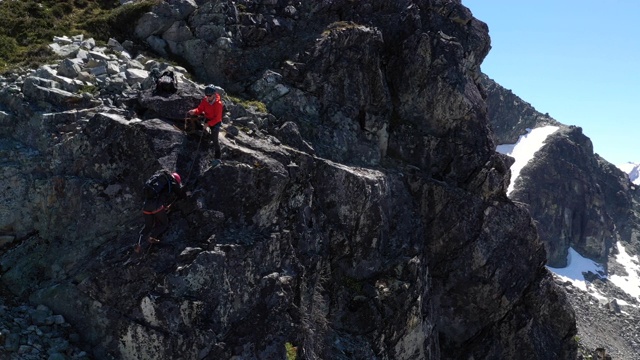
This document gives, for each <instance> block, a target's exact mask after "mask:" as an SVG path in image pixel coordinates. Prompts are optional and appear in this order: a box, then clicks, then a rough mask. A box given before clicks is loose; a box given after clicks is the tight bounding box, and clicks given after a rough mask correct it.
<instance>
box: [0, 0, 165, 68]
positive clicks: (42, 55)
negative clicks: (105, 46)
mask: <svg viewBox="0 0 640 360" xmlns="http://www.w3.org/2000/svg"><path fill="white" fill-rule="evenodd" d="M158 2H160V0H144V1H139V2H136V3H135V4H131V5H126V6H121V5H120V1H119V0H38V1H35V0H19V1H16V0H5V1H0V17H1V18H2V21H1V22H0V34H1V35H0V71H2V72H4V71H6V70H7V69H9V68H11V67H14V66H29V67H35V66H37V65H39V64H42V63H43V62H46V61H49V60H51V59H53V58H54V54H53V53H52V52H51V51H50V49H49V48H48V44H50V43H51V42H52V41H53V37H54V36H63V35H66V36H73V35H77V34H84V35H85V37H93V38H94V39H95V40H96V41H97V42H106V41H107V40H108V39H109V38H110V37H112V38H115V39H116V40H118V41H124V40H126V39H128V38H129V37H130V35H129V34H132V33H133V26H134V25H135V21H134V20H135V19H137V18H138V17H139V16H140V15H141V14H142V13H144V12H147V11H149V9H150V8H151V7H152V6H153V5H155V4H156V3H158Z"/></svg>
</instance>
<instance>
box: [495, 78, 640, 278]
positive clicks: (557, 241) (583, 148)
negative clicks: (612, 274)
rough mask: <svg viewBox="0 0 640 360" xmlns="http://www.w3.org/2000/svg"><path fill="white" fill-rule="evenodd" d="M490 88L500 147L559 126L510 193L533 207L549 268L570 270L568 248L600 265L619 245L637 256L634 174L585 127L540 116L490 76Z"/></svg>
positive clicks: (636, 205)
mask: <svg viewBox="0 0 640 360" xmlns="http://www.w3.org/2000/svg"><path fill="white" fill-rule="evenodd" d="M483 84H484V86H485V88H486V89H487V94H488V95H487V103H488V108H489V117H490V121H491V124H492V128H493V129H494V132H495V137H496V139H498V141H502V142H501V143H503V144H504V143H515V142H516V141H517V136H520V135H524V134H526V129H527V128H536V127H540V126H546V125H555V126H559V130H558V131H556V132H555V133H553V134H552V135H550V136H549V137H548V138H547V139H546V140H545V145H544V146H543V147H541V148H540V149H539V150H538V152H537V153H536V155H535V158H534V159H533V160H532V161H530V162H529V163H528V164H527V165H526V166H525V167H524V168H523V169H522V171H521V172H520V174H519V176H518V178H517V179H516V180H515V184H514V191H513V192H512V193H511V194H510V198H511V199H513V200H515V201H518V202H521V203H523V204H526V205H527V209H528V210H529V212H530V213H531V216H532V217H533V218H534V219H535V220H536V222H537V223H538V224H539V226H538V232H539V234H540V238H541V239H542V241H543V242H544V243H545V246H546V249H547V253H548V264H549V265H550V266H552V267H564V266H566V263H567V254H568V249H569V247H573V248H574V249H576V250H577V251H578V252H579V253H580V254H583V255H584V256H587V257H590V258H592V259H594V260H596V261H599V262H606V261H607V257H608V256H609V252H610V249H611V248H612V245H613V244H615V242H616V241H623V242H625V243H626V244H629V245H630V247H631V248H633V249H635V250H633V251H634V252H637V249H638V246H639V245H640V244H639V243H638V236H639V235H640V232H639V231H640V227H639V225H640V221H639V220H640V218H638V215H637V213H638V211H637V210H636V209H638V200H637V199H638V191H637V189H636V186H634V185H633V184H632V183H631V182H630V181H629V178H628V176H627V174H625V173H624V172H622V171H621V170H620V169H618V168H617V167H615V166H614V165H613V164H611V163H609V162H607V161H606V160H605V159H603V158H602V157H600V156H599V155H598V154H596V153H594V151H593V145H592V143H591V140H590V139H589V138H588V137H587V136H586V135H585V134H583V133H582V129H581V128H579V127H575V126H566V125H563V124H560V123H558V122H557V121H556V120H554V119H553V118H549V117H548V115H543V114H540V113H539V112H537V111H536V110H535V109H534V108H533V107H531V106H530V105H529V104H527V103H525V102H523V101H522V100H521V99H519V98H518V97H517V96H515V95H513V94H512V93H511V92H510V91H508V90H505V89H504V88H502V87H501V86H500V85H498V84H496V83H495V82H493V81H492V80H490V79H489V78H487V77H485V78H484V81H483ZM514 137H515V140H514Z"/></svg>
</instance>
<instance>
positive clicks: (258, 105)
mask: <svg viewBox="0 0 640 360" xmlns="http://www.w3.org/2000/svg"><path fill="white" fill-rule="evenodd" d="M229 99H231V101H233V102H234V103H236V104H239V105H241V106H242V107H244V108H245V109H253V110H254V111H258V112H261V113H267V112H269V111H268V110H267V105H265V103H263V102H261V101H257V100H245V99H242V98H239V97H235V96H229Z"/></svg>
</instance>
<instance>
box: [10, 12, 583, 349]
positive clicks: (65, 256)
mask: <svg viewBox="0 0 640 360" xmlns="http://www.w3.org/2000/svg"><path fill="white" fill-rule="evenodd" d="M136 35H137V36H138V37H140V38H141V39H142V40H144V41H146V42H147V44H148V45H149V46H151V47H152V48H154V49H156V50H157V51H158V52H159V53H165V54H167V55H177V56H178V58H182V59H184V60H185V61H186V62H187V63H188V65H189V67H190V68H192V69H193V73H192V74H189V73H187V71H186V70H185V68H180V67H177V66H174V65H168V64H166V63H164V62H163V61H151V60H149V59H148V58H145V57H144V56H142V55H139V54H136V53H135V51H134V50H135V49H133V50H129V51H131V52H132V53H131V54H128V55H129V56H124V55H122V52H121V51H120V50H118V49H119V48H118V47H117V45H118V44H115V43H113V44H112V46H113V48H112V49H111V51H113V52H114V53H113V54H111V53H110V52H109V54H107V52H105V51H103V50H102V49H100V48H92V49H90V50H91V52H90V54H91V55H90V56H91V59H93V61H86V62H85V61H84V60H74V61H73V62H74V63H76V64H78V68H77V69H72V68H73V67H72V66H70V67H67V68H66V72H65V75H66V76H73V74H76V73H77V74H78V76H80V74H83V73H86V74H87V75H85V76H83V79H85V80H82V81H89V82H90V84H91V85H92V86H94V88H91V91H90V92H88V91H86V90H87V88H85V87H83V88H77V89H75V90H66V92H61V91H58V90H56V89H58V88H59V87H60V86H61V85H59V84H61V83H68V82H67V81H66V80H65V79H66V76H63V75H61V74H59V73H58V70H57V68H56V67H55V66H50V67H49V68H48V69H47V70H46V71H44V70H39V71H40V72H37V71H36V72H34V73H28V74H22V75H23V76H20V77H15V78H13V79H4V80H3V83H4V84H6V85H7V86H5V87H3V88H2V90H0V104H1V106H2V107H1V108H0V109H2V117H0V119H1V121H2V122H1V123H0V125H1V126H0V129H1V130H0V131H1V132H0V134H1V136H2V137H1V141H2V151H3V153H5V154H7V157H6V159H7V160H5V161H6V169H9V170H10V171H4V172H3V173H2V174H1V175H0V177H1V178H0V179H1V180H3V181H2V183H4V184H8V185H7V187H6V191H5V192H4V193H3V194H2V195H0V196H2V197H1V198H0V201H1V202H2V203H3V205H5V206H4V207H3V209H7V210H6V211H5V210H3V212H0V226H2V231H3V236H7V243H6V244H4V247H3V248H2V254H1V256H0V265H1V266H2V270H3V274H2V278H1V279H2V283H3V284H4V285H5V286H6V287H7V288H8V289H9V290H10V291H11V292H12V294H13V295H14V296H16V297H19V298H20V299H29V300H30V301H31V302H33V303H37V304H46V305H47V306H49V308H51V309H53V311H55V312H56V313H60V314H63V315H64V317H65V319H67V321H68V322H69V323H71V324H73V325H74V326H75V327H76V328H77V329H78V330H79V334H80V335H81V337H82V342H83V344H85V345H86V346H87V347H88V348H90V349H91V353H92V355H93V356H95V357H96V358H98V359H110V358H119V359H139V358H153V359H205V358H206V359H232V358H242V359H272V358H275V359H281V358H285V351H287V349H289V350H291V349H292V348H293V347H295V348H296V349H297V353H298V356H299V357H300V358H307V359H315V358H324V359H377V358H379V359H440V358H444V359H449V358H450V359H456V358H461V357H474V358H478V359H480V358H519V357H521V355H522V354H528V355H530V357H531V358H535V359H549V358H554V357H558V356H559V357H560V358H572V357H574V356H575V351H576V350H575V342H574V341H573V339H572V337H573V335H574V334H575V321H574V318H573V311H572V310H571V308H570V307H569V306H568V302H567V301H566V299H565V297H564V293H563V292H561V291H559V289H558V288H557V287H556V286H555V285H554V284H553V282H552V281H551V278H550V275H549V273H548V272H547V271H546V269H545V267H544V264H545V250H544V247H543V245H542V243H541V242H540V241H539V240H538V235H537V232H536V227H535V226H534V223H533V221H532V219H531V217H530V215H529V213H528V212H527V211H526V209H524V208H523V207H522V206H521V205H516V204H515V203H513V202H512V201H511V200H509V199H508V198H507V197H506V194H505V190H506V187H507V185H508V180H509V165H510V164H511V160H510V159H508V158H507V157H505V156H503V155H500V154H497V153H496V152H495V151H494V149H495V142H494V140H493V139H492V135H491V131H490V127H489V123H488V121H487V107H486V103H485V99H484V97H483V93H482V91H481V88H480V86H479V84H478V81H479V77H480V73H479V65H480V62H481V61H482V59H483V58H484V56H485V55H486V54H487V52H488V50H489V38H488V34H487V27H486V25H485V24H484V23H482V22H479V21H477V20H476V19H474V18H473V17H472V16H471V14H470V12H469V11H468V10H467V9H466V8H465V7H463V6H461V5H460V4H459V3H458V2H456V1H399V2H393V3H389V2H388V1H358V2H353V1H332V2H318V1H303V2H299V3H297V4H286V5H285V4H284V3H281V2H277V1H267V2H262V3H261V4H257V3H254V2H249V1H239V2H235V3H232V2H226V1H222V2H204V1H195V2H193V1H182V2H163V3H161V4H159V5H158V6H157V7H155V8H154V9H153V12H151V13H149V14H147V15H145V16H144V17H143V18H142V19H140V21H139V23H138V28H137V31H136ZM78 46H80V45H78ZM78 54H80V55H78ZM85 55H86V56H89V55H87V54H84V53H81V52H80V51H78V52H76V53H75V54H73V53H72V54H70V55H69V56H70V58H72V59H77V58H78V56H83V57H84V56H85ZM101 55H102V56H101ZM89 64H90V65H89ZM116 65H117V66H116ZM156 67H157V68H160V70H165V69H171V70H173V71H175V72H176V73H177V74H178V75H179V76H178V91H177V92H176V93H175V94H172V95H166V96H161V95H158V94H155V93H154V92H153V83H152V82H150V81H148V79H149V78H145V77H144V76H142V75H144V73H142V72H141V71H126V70H125V71H115V69H127V70H131V69H138V70H142V71H147V72H148V74H151V73H152V70H153V68H156ZM90 69H92V70H90ZM109 69H112V70H109ZM72 70H75V71H72ZM103 70H104V72H103ZM123 74H124V75H123ZM188 75H192V76H193V78H194V79H197V80H190V79H189V78H190V76H188ZM149 76H150V75H149ZM41 79H44V80H41ZM205 83H214V84H216V85H218V86H219V87H220V88H221V89H222V90H224V91H222V95H223V99H224V100H225V105H226V108H227V114H226V116H225V121H224V125H223V131H222V132H221V136H220V139H221V143H222V148H223V151H222V159H223V163H222V165H220V166H218V167H215V168H212V167H211V166H210V163H211V160H212V159H213V153H212V151H211V146H210V144H209V142H208V138H207V137H206V136H204V137H201V136H200V134H198V133H196V134H192V135H188V134H185V133H184V132H183V131H182V127H181V126H182V125H183V123H182V122H181V121H182V119H181V118H180V114H181V113H183V112H185V111H186V109H189V108H191V107H193V106H196V105H197V103H198V101H199V99H200V98H201V95H202V93H201V89H202V85H203V84H205ZM225 91H226V92H225ZM229 94H238V95H242V96H244V97H246V98H249V99H255V100H259V101H261V102H262V104H263V105H265V106H266V108H267V110H268V111H267V112H262V111H257V107H255V106H252V105H251V104H247V103H243V104H240V103H238V101H239V100H240V97H234V98H231V97H229V96H228V95H229ZM203 139H204V140H203ZM161 167H164V168H167V169H170V170H172V171H177V172H179V173H180V174H182V175H183V179H184V183H185V186H187V188H188V190H190V195H189V196H188V197H187V198H186V199H184V200H181V201H178V202H176V203H175V204H174V205H172V208H171V209H172V210H171V213H170V221H171V226H170V229H169V230H168V231H167V232H166V233H164V234H163V235H162V239H161V243H160V244H158V245H153V246H152V247H149V246H148V245H147V246H146V247H145V249H144V251H143V252H142V253H140V254H137V253H135V252H134V251H133V249H134V245H135V244H136V243H137V241H138V239H139V236H138V230H139V229H140V227H141V225H142V218H141V214H140V207H141V204H142V183H143V181H144V180H145V179H146V178H147V177H148V176H149V175H151V174H152V173H153V172H154V171H155V170H157V169H159V168H161ZM5 234H6V235H5Z"/></svg>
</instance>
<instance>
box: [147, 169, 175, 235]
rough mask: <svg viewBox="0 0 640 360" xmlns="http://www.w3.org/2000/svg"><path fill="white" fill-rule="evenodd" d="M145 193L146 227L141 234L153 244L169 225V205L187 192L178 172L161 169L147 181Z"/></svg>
mask: <svg viewBox="0 0 640 360" xmlns="http://www.w3.org/2000/svg"><path fill="white" fill-rule="evenodd" d="M144 193H145V202H144V205H143V207H142V214H143V216H144V227H143V228H142V230H141V231H140V235H141V236H142V238H144V239H146V240H147V242H149V243H150V244H153V243H157V242H159V241H160V240H158V236H160V235H161V234H162V233H163V232H165V231H166V230H167V228H168V227H169V217H168V216H167V211H168V210H169V207H170V206H171V204H172V203H173V202H174V201H175V200H177V199H182V198H184V196H185V192H184V188H183V186H182V180H181V178H180V175H179V174H178V173H170V172H169V171H167V170H160V171H158V172H156V173H155V174H153V176H151V177H150V178H149V180H147V181H146V182H145V187H144Z"/></svg>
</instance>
